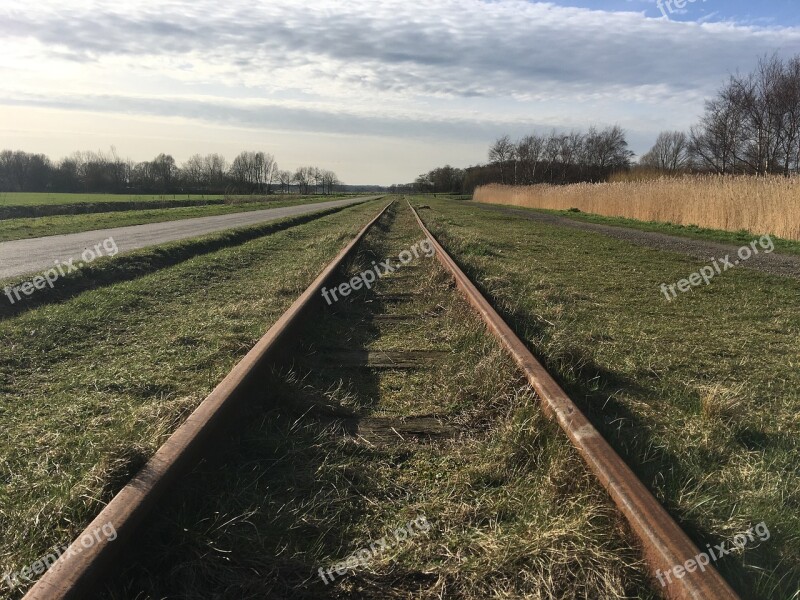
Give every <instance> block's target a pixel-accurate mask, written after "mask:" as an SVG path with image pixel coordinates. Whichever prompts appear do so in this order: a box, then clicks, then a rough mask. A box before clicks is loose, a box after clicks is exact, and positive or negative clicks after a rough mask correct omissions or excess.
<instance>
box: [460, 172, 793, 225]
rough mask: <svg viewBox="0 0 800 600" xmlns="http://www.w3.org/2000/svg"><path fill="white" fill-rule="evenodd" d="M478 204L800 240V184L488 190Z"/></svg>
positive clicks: (704, 180)
mask: <svg viewBox="0 0 800 600" xmlns="http://www.w3.org/2000/svg"><path fill="white" fill-rule="evenodd" d="M474 199H475V200H476V201H478V202H487V203H490V204H510V205H513V206H523V207H526V208H545V209H552V210H568V209H570V208H577V209H579V210H581V211H583V212H588V213H594V214H599V215H605V216H609V217H625V218H629V219H637V220H640V221H657V222H662V223H674V224H677V225H697V226H700V227H707V228H711V229H722V230H725V231H740V230H746V231H749V232H751V233H753V234H757V235H762V234H765V233H769V234H772V235H775V236H778V237H781V238H785V239H790V240H800V178H791V179H786V178H783V177H771V178H767V179H761V178H755V177H721V176H686V177H681V178H677V179H658V180H651V181H631V182H624V181H617V182H612V183H598V184H589V183H581V184H575V185H567V186H552V185H533V186H525V187H513V186H502V185H487V186H482V187H480V188H478V189H477V190H475V196H474Z"/></svg>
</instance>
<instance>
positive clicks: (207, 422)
mask: <svg viewBox="0 0 800 600" xmlns="http://www.w3.org/2000/svg"><path fill="white" fill-rule="evenodd" d="M391 204H392V203H391V202H390V203H389V204H387V205H386V206H385V207H384V208H383V209H382V210H381V211H380V212H379V213H378V214H377V215H376V216H375V217H374V218H373V219H372V220H370V222H369V223H367V224H366V225H365V226H364V227H363V228H362V229H361V231H359V233H358V235H356V236H355V238H353V239H352V240H351V241H350V242H349V243H348V244H347V245H346V246H345V247H344V248H343V249H342V250H341V251H340V252H339V254H338V255H337V256H336V258H334V259H333V261H332V262H331V263H330V264H328V266H327V267H325V269H324V270H323V271H322V272H321V273H320V274H319V275H318V276H317V278H316V279H315V280H314V281H313V282H312V283H311V285H310V286H309V287H308V288H307V289H306V290H305V291H304V292H303V294H302V295H301V296H300V297H299V298H298V299H297V300H295V302H294V303H293V304H292V305H291V307H289V310H287V311H286V312H285V313H284V314H283V315H282V316H281V317H280V319H278V321H277V322H276V323H275V324H274V325H273V326H272V327H270V329H269V331H267V333H266V334H265V335H264V337H262V338H261V339H260V340H259V341H258V343H257V344H256V345H255V346H254V347H253V348H252V349H251V350H250V352H248V353H247V354H246V355H245V356H244V358H242V360H241V361H239V363H238V364H237V365H236V366H235V367H234V368H233V370H232V371H231V372H230V373H229V374H228V375H227V376H226V377H225V379H223V380H222V382H220V384H219V385H217V387H216V388H214V390H213V391H212V392H211V393H210V394H209V395H208V397H207V398H206V399H205V400H203V402H201V403H200V405H199V406H198V407H197V408H196V409H195V410H194V412H193V413H192V414H191V415H189V417H188V418H187V419H186V421H185V422H184V423H183V424H182V425H181V426H180V427H178V429H177V430H176V431H175V432H174V433H173V434H172V435H171V436H170V437H169V439H167V441H166V442H165V443H164V445H163V446H161V447H160V448H159V449H158V451H156V453H155V455H153V457H152V458H151V459H150V460H149V461H148V462H147V464H146V465H145V466H144V467H143V468H142V469H141V471H139V473H138V474H137V475H136V476H135V477H134V478H133V479H132V480H131V481H130V482H129V483H128V484H127V485H126V486H125V487H124V488H122V490H120V492H119V493H118V494H117V495H116V496H114V498H113V499H112V500H111V502H109V503H108V505H106V507H105V508H104V509H103V510H102V511H101V512H100V514H98V515H97V517H96V518H95V519H94V520H93V521H92V522H91V523H90V524H89V526H88V527H87V528H86V529H85V530H84V531H83V532H82V533H81V535H79V536H78V537H77V538H76V540H75V541H73V542H72V544H71V546H70V548H68V549H67V550H66V552H65V553H64V554H63V555H61V557H60V558H59V559H58V560H57V561H56V562H55V563H54V564H53V566H52V567H50V569H48V571H47V572H46V573H45V574H44V575H42V577H41V578H40V579H39V581H37V582H36V584H35V585H34V586H33V587H32V588H31V589H30V590H29V591H28V593H27V594H26V595H25V597H24V599H23V600H67V599H70V600H71V599H73V598H86V597H87V596H89V595H90V591H91V589H92V586H93V585H94V583H95V582H96V580H97V578H98V577H99V576H100V575H101V574H102V573H103V572H104V570H105V569H106V568H107V567H108V566H109V564H110V563H111V561H112V560H113V558H114V556H116V555H117V554H118V552H119V551H120V550H121V549H122V548H121V547H122V546H123V545H124V544H125V542H126V540H129V539H130V538H131V536H132V535H133V534H134V533H135V530H136V527H137V525H138V524H139V523H140V522H141V521H142V519H143V518H144V517H145V516H146V515H147V513H148V512H149V511H150V510H152V509H153V508H154V507H155V506H156V504H157V503H158V501H159V499H160V498H161V497H162V495H163V493H164V492H165V491H166V490H167V489H168V488H169V486H170V485H172V484H173V483H174V482H175V481H176V480H177V479H179V478H180V477H181V476H182V475H184V474H185V473H186V472H187V471H188V470H189V468H190V467H191V466H192V465H193V464H194V461H195V460H196V459H197V457H198V456H200V455H202V451H203V449H204V447H205V446H206V445H207V442H208V441H209V439H210V437H211V436H212V434H213V433H215V432H216V431H217V430H218V429H219V427H220V425H221V424H222V423H223V422H224V421H225V420H226V418H227V417H229V416H230V415H231V413H233V412H234V410H235V409H236V408H237V407H238V406H239V405H240V404H241V403H242V401H243V400H245V399H246V395H245V394H244V391H245V390H247V389H248V387H249V385H251V384H252V383H253V381H254V379H255V378H256V376H257V374H258V371H259V369H260V367H261V366H262V365H264V364H266V362H267V360H268V359H269V358H270V357H271V356H273V355H274V353H275V352H276V351H277V350H278V349H280V348H281V347H282V346H283V345H285V344H286V343H287V341H289V339H288V338H287V336H288V334H290V333H292V332H293V331H294V330H295V328H296V327H297V326H298V325H300V324H302V319H301V318H300V317H302V316H303V315H304V314H305V313H306V312H307V311H308V310H309V309H310V308H312V307H313V305H314V303H315V302H319V301H320V290H321V288H322V286H323V285H324V284H325V283H327V282H328V280H329V279H330V278H331V276H332V275H333V274H334V272H335V271H336V269H338V268H339V266H340V265H341V264H342V263H343V261H344V260H345V259H346V258H347V257H348V256H349V255H350V254H351V253H352V251H353V249H354V248H355V246H356V244H358V242H359V241H361V239H362V238H363V237H364V235H365V234H366V233H367V231H369V229H370V228H371V227H372V226H373V225H374V224H375V222H376V221H377V220H378V219H379V218H380V217H381V216H383V214H384V213H385V212H386V209H388V208H389V206H391ZM109 523H111V524H112V525H113V526H114V528H115V530H116V531H117V537H116V538H115V540H114V541H110V540H108V539H106V538H102V539H96V538H95V543H93V545H91V547H89V548H86V547H81V546H80V545H79V540H82V539H84V537H86V536H88V537H89V538H90V539H92V532H96V531H98V530H100V529H102V527H103V526H104V525H106V526H107V525H108V524H109ZM70 549H72V550H73V551H72V552H71V551H70Z"/></svg>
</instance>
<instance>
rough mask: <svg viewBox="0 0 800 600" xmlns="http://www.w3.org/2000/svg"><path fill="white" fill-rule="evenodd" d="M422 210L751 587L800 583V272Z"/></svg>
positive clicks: (774, 593) (791, 587)
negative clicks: (741, 537) (740, 551)
mask: <svg viewBox="0 0 800 600" xmlns="http://www.w3.org/2000/svg"><path fill="white" fill-rule="evenodd" d="M421 203H425V204H429V205H430V206H431V210H424V211H422V213H421V214H422V217H423V219H424V220H425V221H426V223H428V224H429V225H430V226H431V229H432V231H433V233H434V234H435V235H437V236H438V237H439V238H440V241H442V243H443V245H444V246H445V247H446V248H447V249H448V250H449V251H450V252H451V253H452V254H453V255H454V257H455V259H456V260H457V261H459V262H460V264H461V265H462V266H463V267H464V268H465V270H466V271H467V273H468V274H469V275H470V276H471V277H473V279H474V280H476V281H477V282H478V283H479V285H480V286H481V287H482V288H483V289H484V290H485V292H486V293H487V294H488V295H489V296H490V297H491V298H492V299H493V301H494V303H495V305H496V306H497V307H498V308H499V309H500V310H501V312H502V313H503V314H504V315H505V316H506V318H507V320H508V321H509V322H510V324H511V325H512V326H513V327H514V328H515V329H516V331H517V333H518V334H519V335H520V336H521V337H522V338H523V339H524V340H526V341H527V343H528V345H529V347H530V348H531V349H532V350H533V351H534V353H535V354H537V355H538V356H540V357H541V358H542V360H543V362H544V363H545V364H546V366H547V367H548V369H549V371H550V372H551V373H552V374H553V375H554V376H556V377H557V378H558V379H559V380H560V381H561V382H562V384H563V385H564V387H565V388H566V390H567V391H568V392H569V393H570V395H571V397H572V398H573V399H574V400H575V401H576V402H577V403H578V404H579V405H580V406H581V407H582V408H583V409H584V410H585V411H586V412H587V414H588V416H589V417H590V418H591V419H592V421H593V422H594V423H595V424H596V425H597V426H598V428H599V429H600V430H601V431H602V432H603V433H604V434H605V435H606V436H607V438H608V439H609V440H610V441H611V443H612V444H613V445H614V446H615V447H616V448H617V450H618V451H619V452H620V453H621V454H622V456H623V457H624V458H625V459H626V460H627V462H628V463H629V464H630V465H631V466H632V467H633V468H634V470H635V471H636V472H637V474H638V475H639V476H640V477H641V478H642V480H643V481H644V482H645V483H646V484H647V485H648V486H649V487H650V488H651V489H652V490H653V492H654V493H655V494H656V496H657V497H658V498H659V499H660V500H662V502H663V503H664V504H665V505H666V507H667V508H668V510H670V512H671V513H672V514H673V515H674V516H675V517H676V518H677V519H678V520H679V522H681V523H682V524H683V525H684V527H685V528H686V529H687V531H688V532H689V533H690V534H691V535H692V537H693V538H694V539H695V541H696V542H697V543H698V545H699V546H700V547H701V548H703V547H705V544H707V543H719V542H721V541H723V540H730V539H731V538H732V536H734V535H735V534H737V533H740V532H742V531H746V530H747V529H748V528H749V527H750V526H751V525H754V524H757V523H759V522H761V521H764V522H765V523H766V525H767V526H768V527H769V529H770V531H771V533H772V537H771V539H770V540H769V541H768V542H765V543H763V544H761V545H760V546H758V547H753V546H752V545H751V546H748V548H747V549H746V551H745V554H744V555H738V556H728V557H725V558H724V559H723V560H722V561H720V562H718V563H717V566H718V567H720V569H721V571H722V572H723V574H724V575H725V576H726V577H727V578H728V580H729V581H730V582H731V583H732V584H733V585H734V586H735V587H736V588H737V589H738V590H739V591H740V593H741V594H742V597H743V598H748V599H751V598H752V599H763V600H768V599H774V598H787V599H788V598H796V597H797V596H796V595H795V594H797V592H798V590H799V589H800V470H798V467H797V464H798V461H797V457H798V456H800V369H798V366H800V303H799V302H798V298H800V281H798V280H796V279H792V278H782V277H777V276H769V275H764V274H761V273H759V272H755V271H752V270H745V269H738V270H734V271H731V272H728V273H725V274H724V276H720V277H717V278H716V279H714V280H713V282H712V284H711V285H710V286H707V287H705V286H704V287H702V288H697V289H695V290H694V291H693V292H690V293H685V294H681V295H680V296H679V297H678V298H677V299H675V300H674V301H672V302H671V303H669V302H667V301H666V299H665V298H664V296H663V295H662V294H661V293H660V291H659V286H660V284H661V283H663V282H672V281H676V280H678V279H681V278H684V277H686V276H687V275H688V274H690V273H692V272H694V271H697V270H698V268H699V267H700V266H701V264H700V263H699V262H698V261H695V260H693V259H690V258H687V257H685V256H682V255H678V254H675V253H669V252H661V251H656V250H651V249H646V248H641V247H638V246H635V245H632V244H629V243H626V242H623V241H620V240H616V239H613V238H609V237H607V236H602V235H599V234H595V233H590V232H584V231H579V230H574V229H569V228H562V227H556V226H552V225H547V224H543V223H537V222H533V221H528V220H521V219H519V218H516V217H515V216H514V215H509V214H505V215H504V214H502V213H497V212H490V211H486V210H483V209H481V208H479V207H477V206H474V207H473V206H470V205H468V204H464V203H461V202H459V203H455V202H447V201H443V200H438V199H431V198H429V197H425V198H424V199H420V200H419V201H418V202H417V204H421Z"/></svg>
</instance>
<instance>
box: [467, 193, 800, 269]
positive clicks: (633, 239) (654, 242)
mask: <svg viewBox="0 0 800 600" xmlns="http://www.w3.org/2000/svg"><path fill="white" fill-rule="evenodd" d="M472 206H476V207H479V208H481V209H484V210H490V211H494V212H499V213H503V214H508V215H514V216H519V217H522V218H524V219H528V220H530V221H538V222H540V223H546V224H548V225H555V226H557V227H570V228H572V229H580V230H582V231H591V232H594V233H599V234H602V235H607V236H609V237H613V238H616V239H618V240H623V241H626V242H630V243H632V244H636V245H637V246H645V247H647V248H653V249H655V250H665V251H668V252H677V253H679V254H684V255H686V256H691V257H692V258H696V259H698V260H700V261H703V262H711V261H712V260H713V259H715V258H722V257H724V256H725V255H729V256H730V259H731V262H732V263H733V262H734V259H736V258H737V256H736V252H737V250H739V248H740V246H732V245H730V244H720V243H718V242H709V241H704V240H697V239H691V238H686V237H681V236H676V235H667V234H665V233H658V232H655V231H640V230H638V229H629V228H627V227H617V226H614V225H601V224H599V223H587V222H585V221H577V220H574V219H569V218H567V217H562V216H561V215H554V214H550V213H545V212H539V211H535V210H525V209H519V208H512V207H508V206H498V205H493V204H480V203H478V202H475V203H473V204H472ZM739 266H742V267H744V268H747V269H753V270H754V271H761V272H762V273H768V274H770V275H780V276H783V277H795V278H798V279H800V256H798V255H794V254H778V253H777V252H772V253H770V254H764V253H763V251H761V248H760V247H759V253H758V254H754V255H753V256H752V257H751V258H749V259H748V260H746V261H742V262H741V263H740V264H739Z"/></svg>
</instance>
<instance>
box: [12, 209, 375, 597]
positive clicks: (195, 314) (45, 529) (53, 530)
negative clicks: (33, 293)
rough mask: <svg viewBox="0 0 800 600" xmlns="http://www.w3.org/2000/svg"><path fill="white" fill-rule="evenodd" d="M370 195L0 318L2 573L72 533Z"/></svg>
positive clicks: (351, 230)
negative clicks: (306, 219) (308, 219)
mask: <svg viewBox="0 0 800 600" xmlns="http://www.w3.org/2000/svg"><path fill="white" fill-rule="evenodd" d="M379 205H380V204H379V203H378V202H368V203H366V204H363V205H358V206H354V207H350V208H346V209H344V210H342V211H338V212H336V213H335V214H332V215H328V216H325V217H322V218H320V219H317V220H314V221H312V222H309V223H307V224H305V225H302V226H298V227H293V228H290V229H286V230H283V231H274V230H273V231H272V234H271V235H266V236H262V237H258V238H256V239H251V240H249V241H245V242H244V243H241V241H242V240H240V239H235V241H236V242H237V243H236V245H234V246H232V247H223V248H220V249H216V251H212V252H209V253H205V254H201V255H197V256H194V257H191V258H190V259H189V260H183V261H182V262H178V263H177V264H174V265H172V266H169V267H165V268H161V269H159V270H157V271H155V272H147V271H148V269H149V267H147V265H146V266H145V268H144V269H143V270H144V271H145V274H143V275H142V276H141V277H138V278H136V279H133V280H130V281H125V282H122V283H118V284H116V285H113V286H110V287H104V288H103V289H98V290H88V291H84V292H83V293H81V294H79V295H77V296H75V297H72V298H67V299H65V300H63V301H62V302H59V303H57V304H47V305H44V306H40V307H38V308H35V309H33V310H29V311H27V312H24V313H22V314H19V315H16V316H9V317H7V318H5V319H4V320H2V321H0V338H2V340H3V342H4V343H3V345H2V350H0V428H2V431H3V438H2V441H0V507H2V509H1V510H0V528H1V529H2V531H3V536H2V539H0V573H5V572H8V571H18V570H20V569H21V568H23V567H24V566H26V565H30V564H32V563H33V562H34V561H36V560H37V559H38V558H39V557H42V556H45V555H46V554H47V553H48V551H49V550H50V549H51V548H53V547H55V546H59V545H61V544H64V543H68V542H69V541H71V540H72V539H73V538H74V537H75V535H76V534H77V533H78V532H79V531H80V530H81V529H82V527H83V526H84V525H86V524H87V523H88V522H89V520H90V519H91V518H92V517H93V516H94V515H95V514H96V513H97V512H98V511H99V509H100V508H101V507H102V506H103V503H104V502H107V501H108V499H109V498H110V497H111V496H112V495H113V493H114V492H115V491H116V490H118V489H119V488H120V487H121V486H122V485H123V484H124V483H125V481H127V479H128V478H129V477H130V476H131V475H132V474H133V473H134V472H135V471H136V470H137V469H138V468H139V467H140V466H141V465H142V464H143V463H144V461H145V460H146V459H147V458H148V457H149V456H150V455H152V453H153V452H154V451H155V449H156V448H157V447H158V446H159V445H160V444H161V443H162V442H163V441H164V440H165V439H166V437H167V436H168V435H169V433H171V432H172V431H173V430H174V429H175V427H176V426H177V425H178V424H179V423H180V422H181V421H182V420H183V418H185V416H186V415H187V414H188V413H189V412H190V411H191V410H192V409H193V408H194V407H195V406H196V405H197V404H198V403H199V402H200V401H201V400H202V399H203V398H204V397H205V396H206V395H207V394H208V393H209V392H210V391H211V389H213V387H214V386H215V385H216V384H217V383H218V382H219V381H220V380H221V379H222V378H223V376H224V375H225V374H226V373H227V372H228V371H229V370H230V368H231V367H232V366H233V365H234V364H235V362H236V361H237V360H238V359H239V358H240V357H242V356H243V355H244V354H245V353H246V352H247V350H248V349H249V348H250V347H251V346H252V345H253V344H254V343H255V341H256V340H257V339H258V338H260V337H261V335H262V334H263V333H264V332H265V331H266V329H267V328H268V327H269V326H270V325H271V324H272V323H273V322H274V321H275V320H276V319H277V318H278V316H279V315H280V314H282V312H283V311H284V310H285V309H286V308H287V307H288V306H289V304H290V303H291V302H292V301H293V300H294V298H295V297H296V296H297V295H298V294H299V293H300V292H301V291H302V289H304V288H305V286H306V285H308V283H310V281H311V280H312V279H313V277H314V276H316V274H317V273H318V272H319V270H320V269H321V268H322V267H323V266H324V265H325V264H326V263H327V262H328V261H330V260H331V258H333V256H334V255H335V254H336V253H337V252H338V251H339V250H340V249H341V247H342V246H343V245H344V244H345V243H346V242H347V241H348V240H349V239H351V238H352V236H353V235H355V233H356V231H358V229H359V228H360V227H361V226H362V225H363V223H364V222H366V221H367V220H368V218H369V217H370V216H372V215H374V214H375V212H377V210H378V208H379ZM156 250H158V249H154V250H148V251H144V255H143V256H146V257H150V256H152V252H155V251H156ZM173 250H174V249H173ZM169 252H170V249H169V248H166V249H163V248H162V249H161V253H169ZM131 256H138V253H133V254H132V255H131ZM147 260H149V259H145V262H147ZM108 264H109V268H110V264H111V263H108ZM101 267H102V265H101V264H100V263H99V262H98V269H99V268H101ZM4 587H5V584H3V585H2V586H0V590H2V591H0V594H5V593H6V590H5V589H3V588H4ZM18 595H19V594H18V593H17V594H14V597H16V596H18ZM6 597H7V596H6Z"/></svg>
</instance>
